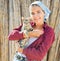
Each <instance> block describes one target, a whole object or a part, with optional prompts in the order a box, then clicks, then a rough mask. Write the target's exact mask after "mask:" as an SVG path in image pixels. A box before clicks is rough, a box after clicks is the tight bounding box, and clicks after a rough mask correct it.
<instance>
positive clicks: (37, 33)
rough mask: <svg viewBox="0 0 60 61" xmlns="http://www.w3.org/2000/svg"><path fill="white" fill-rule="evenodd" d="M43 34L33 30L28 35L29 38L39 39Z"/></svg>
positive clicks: (41, 31)
mask: <svg viewBox="0 0 60 61" xmlns="http://www.w3.org/2000/svg"><path fill="white" fill-rule="evenodd" d="M43 33H44V31H43V30H38V29H36V30H33V31H31V32H29V33H28V35H29V37H39V36H40V35H42V34H43Z"/></svg>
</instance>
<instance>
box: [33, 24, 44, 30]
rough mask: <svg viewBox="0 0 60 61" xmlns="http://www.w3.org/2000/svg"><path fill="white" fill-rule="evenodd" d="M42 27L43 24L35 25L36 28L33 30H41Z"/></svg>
mask: <svg viewBox="0 0 60 61" xmlns="http://www.w3.org/2000/svg"><path fill="white" fill-rule="evenodd" d="M43 25H44V24H42V25H36V26H35V27H34V29H40V30H42V29H43Z"/></svg>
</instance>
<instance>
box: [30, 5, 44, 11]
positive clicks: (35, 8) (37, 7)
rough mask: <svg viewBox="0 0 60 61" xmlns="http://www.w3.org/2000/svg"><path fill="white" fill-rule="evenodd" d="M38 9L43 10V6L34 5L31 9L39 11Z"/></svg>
mask: <svg viewBox="0 0 60 61" xmlns="http://www.w3.org/2000/svg"><path fill="white" fill-rule="evenodd" d="M37 11H43V10H42V8H41V7H39V6H35V5H34V6H32V7H31V9H30V12H37Z"/></svg>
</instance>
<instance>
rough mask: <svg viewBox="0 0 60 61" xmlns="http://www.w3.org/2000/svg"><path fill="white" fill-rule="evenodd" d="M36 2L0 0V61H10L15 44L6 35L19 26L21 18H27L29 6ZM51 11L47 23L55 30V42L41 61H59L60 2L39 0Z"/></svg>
mask: <svg viewBox="0 0 60 61" xmlns="http://www.w3.org/2000/svg"><path fill="white" fill-rule="evenodd" d="M33 1H36V0H0V61H12V60H13V56H14V53H15V52H16V50H17V47H18V45H17V43H16V42H14V41H9V40H8V38H7V37H8V34H9V33H10V32H11V31H12V29H14V28H15V27H17V26H19V25H20V24H21V16H24V17H29V9H28V7H29V5H30V3H31V2H33ZM40 1H42V2H44V4H45V5H46V6H47V7H48V8H49V9H50V10H51V15H50V17H49V19H48V20H49V21H48V20H47V23H48V24H49V25H50V26H51V27H52V28H54V29H55V36H56V37H55V42H54V44H53V45H52V47H51V48H50V50H49V52H48V54H47V55H46V56H45V57H44V59H43V61H60V34H59V33H60V0H40Z"/></svg>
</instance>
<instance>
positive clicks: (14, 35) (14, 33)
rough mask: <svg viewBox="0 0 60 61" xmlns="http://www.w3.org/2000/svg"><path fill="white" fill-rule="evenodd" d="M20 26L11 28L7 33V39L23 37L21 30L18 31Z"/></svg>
mask: <svg viewBox="0 0 60 61" xmlns="http://www.w3.org/2000/svg"><path fill="white" fill-rule="evenodd" d="M21 27H22V25H21V26H19V27H18V28H15V29H13V31H12V32H11V33H10V34H9V35H8V40H20V39H23V32H20V30H21Z"/></svg>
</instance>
